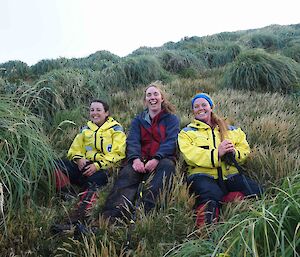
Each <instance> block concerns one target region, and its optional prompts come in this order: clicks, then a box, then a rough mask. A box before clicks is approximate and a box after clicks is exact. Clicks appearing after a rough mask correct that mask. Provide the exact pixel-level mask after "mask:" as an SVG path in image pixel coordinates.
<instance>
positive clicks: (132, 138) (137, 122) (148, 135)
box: [103, 83, 179, 222]
mask: <svg viewBox="0 0 300 257" xmlns="http://www.w3.org/2000/svg"><path fill="white" fill-rule="evenodd" d="M143 100H144V104H145V106H146V109H145V110H144V111H143V112H142V113H141V114H139V115H137V116H136V117H135V118H134V119H133V121H132V123H131V127H130V130H129V135H128V138H127V143H126V149H127V150H126V153H127V165H126V166H124V167H123V168H122V169H121V170H120V173H119V177H118V178H117V180H116V182H115V184H114V186H113V188H112V190H111V192H110V194H109V196H108V197H107V201H106V203H105V206H104V208H103V217H104V218H106V219H108V218H110V221H111V222H114V221H115V220H116V218H122V217H123V215H125V216H127V215H130V212H128V211H127V209H126V208H127V207H128V206H129V207H133V205H134V200H135V197H136V195H137V191H138V188H139V185H140V184H141V183H142V182H143V181H146V180H147V179H148V181H149V188H148V189H147V190H146V191H145V192H144V194H143V198H142V199H141V202H142V203H143V204H144V210H145V213H147V212H149V211H150V210H151V209H152V208H153V207H155V203H156V199H157V196H158V195H159V192H160V190H161V189H162V188H163V184H164V181H166V184H168V183H170V181H171V180H172V175H173V174H174V173H175V155H176V142H177V136H178V133H179V119H178V118H177V116H176V115H174V112H175V108H174V106H173V105H171V103H169V101H168V100H167V97H166V95H165V93H164V91H163V90H162V88H161V87H160V84H159V83H151V84H150V85H149V86H148V87H147V88H146V90H145V94H144V99H143ZM149 177H151V179H149Z"/></svg>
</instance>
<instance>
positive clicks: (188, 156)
mask: <svg viewBox="0 0 300 257" xmlns="http://www.w3.org/2000/svg"><path fill="white" fill-rule="evenodd" d="M178 145H179V149H180V152H181V153H182V155H183V158H184V160H185V161H186V163H187V164H188V165H190V166H198V167H205V168H215V167H218V166H219V162H218V149H204V148H201V147H199V146H196V145H194V144H193V140H192V138H191V137H190V136H189V135H188V132H185V131H184V130H181V131H180V133H179V135H178Z"/></svg>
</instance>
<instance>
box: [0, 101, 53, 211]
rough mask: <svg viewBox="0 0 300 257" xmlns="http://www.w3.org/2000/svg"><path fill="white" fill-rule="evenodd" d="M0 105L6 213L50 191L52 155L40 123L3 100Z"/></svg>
mask: <svg viewBox="0 0 300 257" xmlns="http://www.w3.org/2000/svg"><path fill="white" fill-rule="evenodd" d="M0 102H1V104H0V151H1V156H0V178H1V183H2V185H3V188H4V195H5V201H6V203H5V207H6V210H8V211H9V212H10V211H11V210H13V209H18V208H19V207H24V205H25V204H26V199H27V198H28V199H31V198H32V199H37V198H38V196H39V194H40V192H41V190H42V189H47V190H46V192H45V193H43V195H44V196H47V195H48V196H49V194H50V193H51V192H52V193H53V191H52V190H51V188H52V186H51V177H52V174H51V173H50V171H51V169H53V167H54V165H53V161H52V160H54V156H55V155H54V154H53V152H52V149H51V147H50V145H49V142H48V140H47V138H46V137H45V135H44V134H43V133H44V132H43V130H42V125H41V121H40V120H39V119H37V118H36V117H34V116H32V115H31V114H30V113H29V112H28V111H27V110H26V109H24V108H22V107H21V106H19V105H17V104H15V103H14V102H13V101H11V100H10V99H7V98H3V97H1V101H0Z"/></svg>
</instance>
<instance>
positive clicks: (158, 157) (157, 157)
mask: <svg viewBox="0 0 300 257" xmlns="http://www.w3.org/2000/svg"><path fill="white" fill-rule="evenodd" d="M153 159H155V160H158V161H160V160H161V159H162V157H161V156H160V155H155V156H154V157H153Z"/></svg>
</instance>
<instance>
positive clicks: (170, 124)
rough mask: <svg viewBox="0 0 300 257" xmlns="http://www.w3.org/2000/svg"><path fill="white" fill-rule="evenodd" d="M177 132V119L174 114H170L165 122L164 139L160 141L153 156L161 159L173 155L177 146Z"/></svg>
mask: <svg viewBox="0 0 300 257" xmlns="http://www.w3.org/2000/svg"><path fill="white" fill-rule="evenodd" d="M178 133H179V119H178V118H177V116H176V115H173V114H172V115H170V118H169V119H168V121H167V124H166V139H165V140H164V142H162V143H161V144H160V146H159V149H158V150H157V152H156V154H155V157H154V158H157V159H159V160H160V159H163V158H165V157H168V156H173V155H174V154H175V152H176V148H177V145H176V143H177V137H178Z"/></svg>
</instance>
